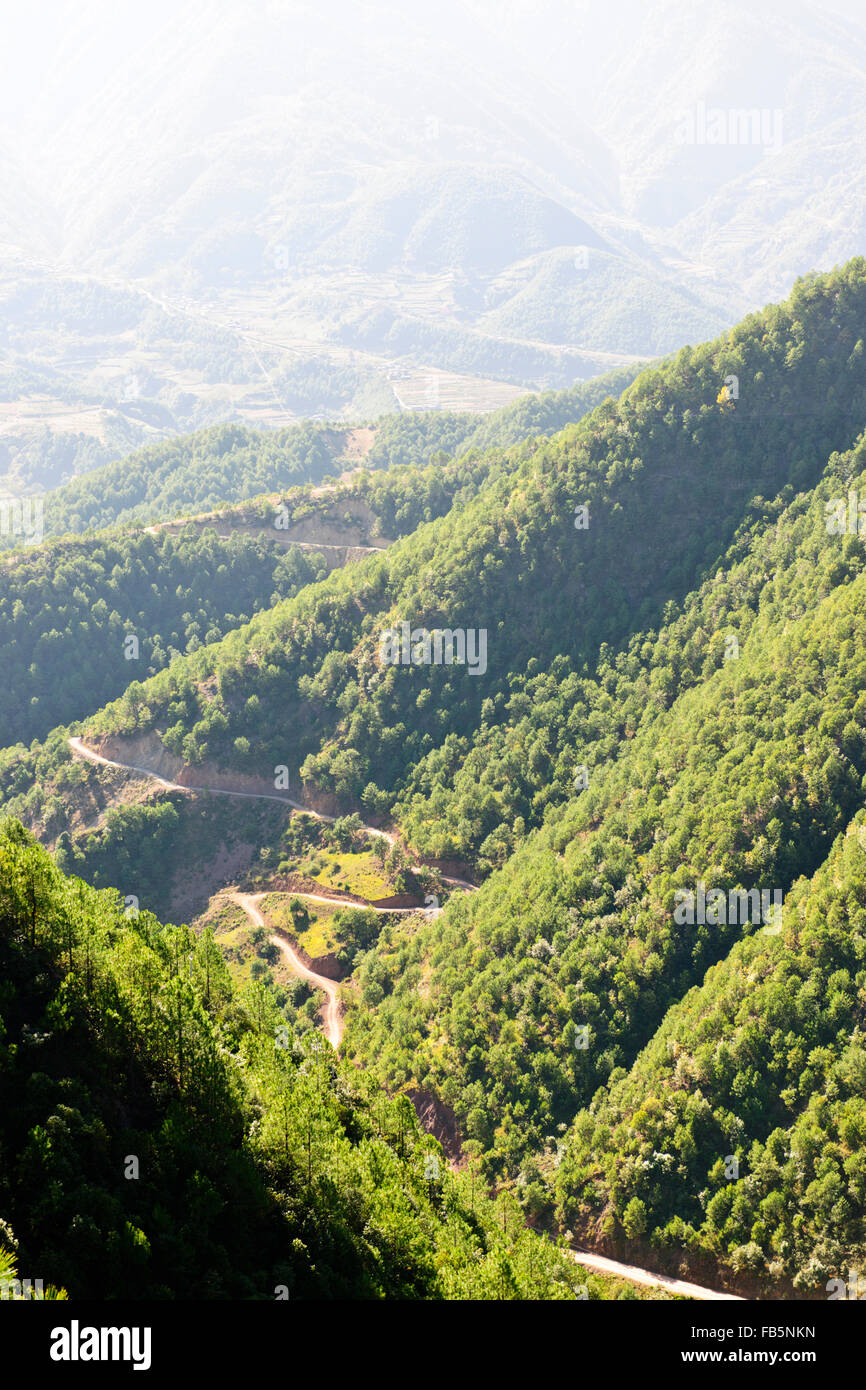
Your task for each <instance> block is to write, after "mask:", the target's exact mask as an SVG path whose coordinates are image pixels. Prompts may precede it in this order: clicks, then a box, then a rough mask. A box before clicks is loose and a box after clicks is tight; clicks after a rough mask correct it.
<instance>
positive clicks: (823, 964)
mask: <svg viewBox="0 0 866 1390" xmlns="http://www.w3.org/2000/svg"><path fill="white" fill-rule="evenodd" d="M864 930H866V818H864V815H863V813H862V812H860V813H858V815H857V816H856V817H855V819H854V820H853V821H852V822H851V824H850V825H849V826H848V827H847V829H846V831H845V832H844V833H842V834H840V835H839V837H838V839H837V840H836V842H835V844H834V846H833V849H832V851H831V853H830V855H829V856H828V858H827V860H826V862H825V863H824V864H822V866H821V868H820V869H819V870H818V871H817V872H816V874H815V875H814V877H812V878H811V879H807V878H800V879H798V880H797V882H796V883H795V884H794V885H793V887H792V888H791V891H790V893H789V895H788V898H787V901H786V903H785V910H784V914H783V917H782V920H781V931H780V932H779V933H778V934H776V933H769V934H768V933H765V932H759V933H758V934H757V935H755V936H752V937H750V938H749V939H748V940H746V941H743V942H739V943H737V944H736V945H735V946H734V948H733V949H732V951H731V953H730V955H729V956H727V957H726V959H725V960H724V961H722V962H720V963H719V964H718V965H716V966H714V967H713V968H712V969H711V970H710V971H708V973H707V975H706V978H705V979H704V981H703V983H702V984H701V985H699V986H696V987H695V988H694V989H692V990H690V991H689V992H688V993H687V994H686V995H685V996H684V998H683V999H682V1000H681V1001H680V1002H679V1003H677V1004H676V1005H674V1007H673V1008H672V1009H671V1010H670V1012H669V1013H668V1015H667V1017H666V1018H665V1020H664V1023H663V1024H662V1026H661V1028H659V1030H658V1032H657V1033H656V1034H655V1036H654V1038H653V1040H652V1042H651V1044H650V1045H649V1046H648V1047H647V1048H646V1049H645V1050H644V1051H643V1052H642V1053H641V1054H640V1056H639V1057H638V1058H637V1060H636V1062H635V1064H634V1066H633V1067H632V1069H631V1071H630V1072H629V1075H628V1076H627V1077H626V1076H621V1078H620V1079H619V1080H616V1081H614V1080H613V1079H612V1084H611V1086H610V1088H609V1089H608V1090H606V1091H601V1092H599V1094H598V1096H597V1097H596V1100H595V1101H594V1102H593V1104H592V1106H591V1107H590V1108H589V1109H588V1110H587V1111H584V1112H583V1113H582V1114H580V1115H579V1116H578V1117H577V1119H576V1121H575V1123H574V1126H573V1129H572V1130H571V1132H570V1133H569V1136H568V1139H567V1141H566V1146H565V1152H564V1154H563V1156H562V1161H561V1164H560V1166H559V1169H558V1172H557V1175H556V1187H557V1191H558V1193H559V1195H560V1199H561V1201H562V1213H561V1215H562V1219H563V1220H564V1221H566V1222H567V1223H568V1225H569V1226H577V1227H578V1229H579V1230H581V1231H582V1232H585V1233H589V1234H591V1237H592V1238H596V1239H597V1238H598V1237H599V1236H604V1235H609V1236H613V1237H616V1236H619V1237H620V1238H622V1237H623V1236H625V1237H626V1238H629V1237H630V1238H632V1239H643V1240H649V1241H652V1242H653V1244H656V1245H658V1246H659V1247H660V1248H661V1249H664V1247H666V1246H672V1247H674V1248H685V1249H686V1250H689V1251H693V1252H695V1254H697V1255H701V1254H704V1255H710V1256H715V1257H716V1258H718V1259H721V1260H722V1261H724V1262H725V1263H729V1264H730V1266H731V1267H732V1268H733V1269H734V1270H735V1271H737V1272H742V1271H745V1272H749V1273H764V1272H765V1273H769V1274H771V1275H773V1276H775V1277H777V1278H778V1277H785V1276H787V1277H788V1278H790V1279H791V1280H792V1281H793V1284H794V1286H795V1287H796V1288H798V1289H801V1290H809V1289H813V1288H814V1287H815V1286H816V1285H818V1286H823V1285H824V1284H825V1281H827V1280H828V1279H829V1278H830V1277H835V1276H838V1275H841V1276H842V1277H843V1278H844V1277H845V1272H846V1271H847V1270H848V1269H849V1268H855V1269H859V1268H862V1263H863V1259H864V1255H866V1238H864V1231H863V1215H862V1213H863V1206H864V1201H866V1186H864V1183H866V1159H864V1149H866V1049H864V1037H863V1023H864V1005H866V936H864ZM731 1159H735V1160H736V1167H734V1165H733V1164H732V1163H731Z"/></svg>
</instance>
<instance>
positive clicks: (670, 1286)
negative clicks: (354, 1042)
mask: <svg viewBox="0 0 866 1390" xmlns="http://www.w3.org/2000/svg"><path fill="white" fill-rule="evenodd" d="M69 746H70V748H71V749H72V751H73V752H74V753H77V754H78V755H79V756H80V757H82V758H86V759H87V760H88V761H89V762H92V763H98V764H100V765H101V766H103V767H115V768H118V769H119V770H120V771H122V772H137V773H139V774H140V775H141V776H143V777H150V778H151V779H152V780H153V781H155V782H157V783H159V785H160V786H161V787H165V788H166V790H167V791H177V792H185V793H187V794H190V793H192V792H210V793H212V794H214V795H216V796H236V797H242V798H246V799H252V800H264V801H281V802H283V804H284V805H289V806H291V807H292V808H293V809H294V810H297V811H305V812H306V813H307V815H310V816H312V817H313V818H314V819H315V820H320V821H325V822H328V823H329V824H333V822H334V820H335V819H336V817H334V816H326V815H323V814H322V813H320V812H318V811H311V810H310V808H309V807H307V806H304V805H303V804H302V803H301V802H299V801H293V800H292V798H291V797H289V796H276V795H273V794H271V793H269V792H238V791H231V790H229V788H227V787H185V786H182V785H181V784H180V783H179V782H169V781H167V780H166V778H164V777H161V776H160V775H159V773H158V772H154V770H153V769H152V768H149V767H137V766H136V765H135V764H134V763H118V762H114V761H112V759H110V758H105V757H103V756H102V754H101V753H96V752H94V750H93V749H92V748H88V747H87V745H86V744H85V743H83V742H82V740H81V739H80V738H70V739H69ZM362 828H363V829H364V830H366V831H367V833H368V834H370V835H381V836H382V837H383V839H385V840H387V841H388V843H389V844H392V845H393V844H395V843H396V838H395V836H393V835H391V834H389V832H388V831H387V830H379V829H377V828H375V827H374V826H371V825H365V826H363V827H362ZM442 877H443V880H444V882H445V883H449V884H451V885H452V886H453V887H457V888H463V889H464V890H465V891H467V892H470V893H477V891H478V888H477V886H476V885H475V884H474V883H469V881H468V880H467V879H462V878H454V877H448V876H446V875H445V874H443V875H442ZM224 896H225V897H227V898H229V899H230V900H231V901H233V902H235V903H237V905H238V906H239V907H240V908H242V909H243V911H244V912H245V913H246V914H247V916H248V917H249V918H250V920H251V921H252V922H253V923H254V924H255V925H256V926H257V927H263V928H264V929H265V931H268V930H269V929H268V924H267V922H266V921H265V919H264V917H263V916H262V914H261V912H260V911H259V909H258V907H257V903H259V902H261V900H262V898H265V897H267V894H266V893H226V894H225V895H224ZM295 896H296V897H299V898H306V899H307V900H308V901H310V902H318V903H332V904H334V905H335V906H338V907H347V906H350V907H351V906H353V904H351V903H347V902H346V900H345V899H344V898H329V897H326V896H324V895H319V894H317V893H296V894H295ZM354 905H355V906H362V905H364V904H362V903H361V901H360V900H359V901H358V903H356V904H354ZM373 910H374V911H376V912H397V913H401V912H402V913H407V912H422V913H426V914H427V915H428V916H430V915H432V914H433V913H435V912H437V911H441V909H432V910H431V909H429V908H423V907H416V908H400V907H377V908H374V909H373ZM269 940H270V941H271V942H272V943H273V945H275V946H276V947H277V948H278V949H279V950H280V951H282V953H283V955H284V956H285V958H286V960H287V962H288V965H289V968H290V969H291V970H292V971H293V973H294V974H296V975H298V976H299V977H300V978H301V979H303V980H307V981H309V983H310V984H311V985H313V986H314V987H315V988H316V989H319V990H321V991H322V992H323V994H324V995H325V996H326V1000H327V1003H326V1004H325V1008H324V1032H325V1036H326V1037H327V1039H328V1041H329V1043H330V1044H331V1046H332V1047H333V1049H334V1051H335V1052H336V1051H337V1050H338V1049H339V1046H340V1043H341V1042H342V1040H343V1019H342V1015H341V1013H340V1003H339V996H338V986H337V983H336V982H335V981H334V980H329V979H328V978H327V977H326V976H324V975H317V974H316V972H315V971H314V970H311V969H310V968H309V966H307V965H305V964H304V962H303V961H302V960H301V958H300V956H299V955H298V953H297V952H296V951H295V950H294V949H293V948H292V946H291V945H290V943H289V942H288V941H287V940H286V939H285V937H283V936H278V935H277V934H276V933H272V934H271V935H270V937H269ZM571 1254H572V1258H573V1259H574V1261H575V1263H576V1264H579V1265H583V1266H585V1267H586V1268H588V1269H597V1270H599V1271H600V1272H601V1273H603V1274H613V1275H617V1276H618V1277H619V1278H621V1279H628V1280H630V1281H631V1282H632V1283H633V1284H641V1285H644V1286H646V1287H649V1288H660V1289H667V1290H668V1292H669V1293H675V1294H681V1295H683V1296H684V1297H686V1298H697V1299H702V1300H705V1301H719V1302H721V1301H725V1302H727V1301H736V1302H743V1301H744V1300H743V1299H742V1298H740V1296H739V1294H733V1293H720V1292H719V1291H718V1290H716V1289H707V1288H704V1287H702V1286H701V1285H700V1284H692V1283H689V1282H688V1281H687V1280H683V1279H674V1278H672V1277H671V1276H670V1275H667V1274H654V1273H653V1272H652V1271H651V1270H648V1269H640V1268H638V1266H637V1265H627V1264H622V1263H620V1261H619V1260H611V1259H609V1258H608V1257H607V1256H606V1255H595V1254H592V1253H590V1252H587V1251H583V1250H576V1251H572V1252H571Z"/></svg>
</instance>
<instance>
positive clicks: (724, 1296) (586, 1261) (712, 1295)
mask: <svg viewBox="0 0 866 1390" xmlns="http://www.w3.org/2000/svg"><path fill="white" fill-rule="evenodd" d="M571 1257H572V1259H573V1260H574V1262H575V1264H579V1265H585V1266H586V1268H587V1269H597V1270H598V1271H599V1272H600V1273H601V1274H615V1275H617V1276H618V1277H619V1278H620V1279H628V1280H630V1281H631V1283H632V1284H643V1285H644V1286H645V1287H646V1288H657V1289H667V1291H668V1293H678V1294H682V1295H683V1297H685V1298H700V1299H702V1300H704V1301H705V1302H736V1303H744V1302H745V1301H746V1300H745V1299H743V1298H741V1297H740V1295H739V1294H737V1293H719V1292H718V1290H717V1289H705V1288H704V1287H703V1286H702V1285H701V1284H690V1283H689V1282H688V1280H686V1279H673V1278H672V1277H671V1275H669V1274H653V1273H651V1272H650V1270H648V1269H639V1268H638V1266H637V1265H624V1264H621V1263H620V1261H619V1260H610V1259H608V1257H607V1256H606V1255H594V1254H591V1253H589V1252H588V1251H586V1250H573V1251H572V1252H571Z"/></svg>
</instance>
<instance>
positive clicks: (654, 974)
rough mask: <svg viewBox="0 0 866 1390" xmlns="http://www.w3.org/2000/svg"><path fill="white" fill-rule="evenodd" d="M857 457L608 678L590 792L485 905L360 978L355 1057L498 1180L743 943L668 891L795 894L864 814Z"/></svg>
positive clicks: (863, 455)
mask: <svg viewBox="0 0 866 1390" xmlns="http://www.w3.org/2000/svg"><path fill="white" fill-rule="evenodd" d="M864 462H866V450H864V449H862V448H861V449H859V450H858V451H856V452H855V453H854V454H853V455H851V456H848V457H846V458H844V459H839V460H837V461H836V463H835V464H834V466H833V469H832V477H831V478H828V479H827V480H826V482H825V484H824V486H823V487H822V489H821V490H820V491H819V492H818V493H817V494H816V496H815V497H814V498H813V499H812V500H811V502H810V504H809V505H808V506H807V505H804V501H803V500H802V499H798V500H797V501H795V502H794V503H792V505H791V508H790V514H788V513H785V514H783V516H782V517H781V518H780V519H779V522H778V524H777V526H776V527H775V528H774V530H773V531H772V532H769V533H767V534H766V535H763V536H758V537H757V539H756V540H755V542H754V548H753V551H752V553H749V554H748V555H747V556H746V558H745V559H744V560H740V561H739V562H738V563H734V564H732V565H731V567H730V568H729V569H728V570H727V571H726V570H722V571H721V572H720V573H719V574H717V575H716V576H714V577H713V578H712V579H710V580H708V581H707V582H706V583H705V584H704V586H703V587H702V589H701V591H700V592H699V594H697V595H695V596H694V598H693V599H692V600H690V603H689V605H688V606H687V609H686V612H685V613H684V615H683V616H682V617H681V618H679V619H678V620H677V621H676V622H675V623H673V624H672V625H671V627H670V628H669V629H668V630H666V631H664V632H662V634H661V635H660V636H659V637H658V638H656V637H655V636H654V634H647V640H646V642H645V643H641V642H635V643H634V644H633V646H632V650H631V651H630V653H629V654H628V655H627V656H625V657H623V658H621V659H620V661H618V662H617V663H616V664H615V665H614V666H613V667H610V666H609V667H607V669H602V670H601V671H600V673H599V677H600V681H599V686H598V687H597V689H596V691H595V697H594V698H592V690H591V687H590V698H589V699H588V700H587V702H586V703H587V706H588V713H589V718H588V719H586V722H585V724H584V726H583V728H584V730H585V731H586V732H587V733H588V735H589V738H588V739H587V741H586V742H583V741H579V742H578V743H577V751H578V752H579V756H580V758H581V760H582V761H584V762H585V763H586V764H587V765H588V768H589V786H588V788H587V789H586V790H583V791H579V792H578V794H577V795H576V796H575V797H574V799H573V800H572V801H571V802H570V803H568V804H565V805H563V806H562V807H560V808H551V810H550V811H549V813H548V815H547V817H546V821H547V824H546V825H545V826H544V828H543V829H541V830H540V831H538V832H537V833H536V834H535V835H533V836H531V837H530V838H529V840H528V842H527V843H526V844H525V845H523V846H522V847H521V848H519V849H518V850H517V852H516V853H514V854H513V856H512V857H511V858H510V859H509V860H508V861H507V862H506V864H505V866H504V867H503V869H502V870H501V871H499V872H497V873H495V874H494V875H493V876H492V877H491V878H490V879H489V881H488V882H487V883H486V884H484V885H483V886H482V888H481V891H480V892H479V893H478V894H477V895H474V896H473V897H472V898H469V899H461V900H460V901H458V902H456V903H454V904H453V905H451V906H449V909H448V911H447V912H446V913H445V914H444V915H443V916H442V917H441V918H439V919H437V921H435V922H433V923H431V924H429V925H428V926H425V927H423V928H421V930H420V931H418V932H417V933H412V934H411V935H408V936H407V937H406V939H405V941H404V942H403V943H402V945H401V948H400V949H399V950H398V951H396V952H392V953H391V954H390V955H388V956H387V957H386V956H382V957H380V956H378V955H377V954H376V953H375V952H373V953H371V955H370V957H368V959H367V961H366V962H365V964H364V965H363V967H362V969H361V972H360V978H361V981H362V989H363V991H364V992H363V993H362V1005H363V1007H362V1009H361V1010H360V1012H359V1014H358V1017H357V1020H356V1021H355V1022H354V1023H353V1024H352V1025H351V1026H350V1028H349V1032H348V1041H349V1045H350V1046H351V1045H352V1044H353V1042H354V1043H355V1045H356V1047H357V1049H358V1053H359V1056H361V1057H363V1058H364V1060H365V1061H367V1062H369V1063H371V1064H372V1065H374V1066H379V1067H380V1068H381V1069H382V1072H383V1074H385V1075H390V1076H392V1077H394V1078H395V1079H400V1080H401V1081H402V1080H405V1081H407V1082H408V1081H410V1080H411V1081H412V1082H413V1084H414V1083H416V1082H417V1083H420V1084H423V1085H425V1086H428V1087H430V1088H431V1089H433V1090H436V1091H437V1092H438V1093H439V1094H441V1095H442V1096H443V1098H444V1099H445V1100H447V1101H448V1102H449V1103H450V1104H451V1105H453V1107H454V1109H455V1111H456V1113H457V1115H458V1119H459V1121H460V1123H461V1126H462V1128H463V1130H464V1132H465V1133H466V1134H468V1135H469V1136H470V1137H471V1138H473V1139H476V1140H478V1141H479V1142H480V1143H481V1144H482V1145H483V1146H484V1148H485V1150H486V1151H487V1152H488V1153H489V1154H490V1158H491V1163H492V1164H493V1165H494V1167H497V1168H504V1169H505V1170H511V1171H517V1170H518V1169H520V1168H521V1166H522V1165H523V1170H524V1176H527V1174H528V1173H531V1172H533V1171H534V1169H533V1161H532V1160H530V1162H529V1166H528V1168H527V1167H526V1166H525V1160H526V1159H527V1158H528V1155H529V1153H530V1152H531V1151H532V1150H537V1149H540V1148H542V1147H543V1145H544V1144H545V1142H549V1141H550V1139H551V1136H552V1135H553V1134H554V1133H555V1130H556V1126H557V1125H558V1124H562V1123H563V1122H568V1121H569V1120H570V1119H571V1118H572V1116H573V1115H574V1113H575V1111H576V1110H577V1109H579V1107H580V1105H581V1104H584V1103H586V1102H588V1101H589V1100H590V1098H591V1097H592V1095H593V1093H594V1092H595V1090H596V1088H597V1087H598V1086H599V1085H603V1084H605V1083H606V1082H607V1081H608V1079H609V1078H610V1076H611V1075H612V1074H613V1073H615V1072H616V1071H617V1069H618V1068H620V1067H622V1066H628V1065H629V1064H630V1063H631V1061H632V1060H633V1058H634V1056H635V1055H636V1053H637V1052H638V1051H639V1050H640V1048H641V1047H642V1046H643V1045H644V1044H645V1043H646V1042H647V1041H648V1039H649V1038H650V1037H651V1035H652V1033H653V1032H654V1030H655V1029H656V1027H657V1026H658V1024H659V1023H660V1021H661V1018H662V1017H663V1015H664V1012H665V1010H666V1009H667V1008H668V1007H669V1005H671V1004H672V1003H674V1002H675V1001H676V1000H677V999H679V998H680V997H681V996H682V995H683V994H684V993H685V992H686V991H687V990H688V989H689V988H690V987H691V986H693V985H694V984H696V983H697V982H698V981H699V980H700V979H701V978H702V975H703V973H704V971H705V970H706V968H707V967H708V966H709V965H711V964H712V963H713V962H715V961H717V960H719V959H720V958H721V957H723V956H724V955H725V954H726V952H727V951H728V950H729V949H730V947H731V946H732V945H733V944H734V943H735V942H736V941H737V940H739V939H740V938H741V937H742V936H743V934H744V931H746V932H748V930H749V927H748V925H745V926H744V922H743V921H730V920H728V921H721V922H719V923H718V924H713V923H712V922H711V921H710V920H708V921H707V922H706V923H703V924H702V923H700V922H699V921H698V922H694V923H693V924H692V925H690V926H688V925H687V926H682V925H679V924H678V923H677V921H676V918H675V916H674V910H675V907H676V904H677V901H678V900H677V897H676V894H677V890H688V889H692V890H696V888H697V885H698V884H699V883H702V882H703V883H705V884H706V885H707V886H708V887H712V888H715V889H718V890H721V891H722V892H724V893H726V894H727V893H729V892H730V891H731V890H735V889H753V888H758V889H759V890H766V891H768V892H770V893H771V894H772V893H775V892H777V891H778V892H780V893H783V894H784V893H787V892H788V890H789V889H790V886H791V884H792V882H793V881H794V880H795V879H796V878H798V877H799V876H801V875H802V874H811V873H813V872H814V871H815V870H816V868H817V867H818V866H819V865H820V863H821V861H822V859H823V858H824V856H825V855H826V853H827V851H828V849H829V847H830V844H831V843H832V840H833V838H834V837H835V836H836V835H837V834H838V833H839V832H840V831H841V830H842V829H843V828H844V827H845V825H846V824H847V823H848V821H849V820H850V818H851V817H852V816H853V815H854V814H855V812H856V811H857V810H858V809H859V807H860V806H861V805H862V801H863V788H864V777H866V732H864V731H866V701H864V696H863V689H864V684H866V666H864V659H863V656H862V653H863V650H864V639H866V601H864V598H866V573H864V548H863V542H862V540H861V539H860V538H859V537H847V536H840V535H832V534H828V533H827V531H826V526H825V518H826V511H825V508H826V502H827V500H828V499H829V498H830V497H837V496H839V495H840V491H841V488H842V487H843V486H844V484H845V482H846V481H847V480H852V479H853V482H854V484H855V485H856V484H857V483H858V482H859V480H860V479H861V478H862V476H863V471H864ZM842 495H843V496H844V495H845V494H844V493H842ZM729 635H733V636H735V637H736V638H737V648H733V647H732V645H729V643H728V637H729ZM726 648H728V650H729V651H730V652H731V659H729V660H725V649H726ZM734 650H736V651H737V655H736V656H733V651H734ZM617 668H618V669H617ZM620 683H621V684H620ZM587 684H588V685H590V683H587ZM678 686H679V688H680V690H681V693H677V687H678ZM618 687H619V688H618ZM620 689H621V690H622V694H623V698H622V699H621V700H620V699H617V696H618V695H619V694H620ZM564 694H565V698H566V705H567V704H568V694H569V691H568V688H567V687H566V689H565V692H564ZM570 713H571V715H572V717H574V716H575V713H576V711H575V709H574V708H572V710H571V711H570ZM618 721H622V722H620V723H618ZM593 725H594V726H595V727H593ZM575 726H576V728H580V725H579V723H578V721H577V719H575V725H574V726H573V727H575ZM476 773H477V769H476ZM747 922H750V923H752V924H753V925H754V924H755V923H754V913H753V912H750V913H749V914H748V918H747ZM421 979H423V980H424V982H425V983H424V989H423V990H422V989H421V988H419V981H420V980H421ZM368 990H369V994H367V991H368ZM581 1029H585V1030H587V1032H586V1035H585V1038H584V1039H583V1040H581V1038H580V1036H579V1033H580V1030H581Z"/></svg>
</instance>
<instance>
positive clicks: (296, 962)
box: [225, 893, 343, 1052]
mask: <svg viewBox="0 0 866 1390" xmlns="http://www.w3.org/2000/svg"><path fill="white" fill-rule="evenodd" d="M225 897H227V898H229V899H230V900H231V901H232V902H234V903H237V905H238V907H241V908H243V910H244V912H245V913H246V914H247V916H248V917H249V918H250V921H252V922H254V923H255V925H256V926H257V927H264V929H265V931H268V930H269V928H268V924H267V922H266V921H265V919H264V917H263V916H262V914H261V913H260V912H259V909H258V907H257V906H256V904H257V903H260V902H261V900H262V898H265V897H267V894H266V893H226V894H225ZM268 940H269V941H271V942H272V943H273V945H274V946H278V947H279V949H280V950H281V951H282V953H283V955H284V956H285V957H286V960H287V961H288V963H289V969H290V970H291V971H292V972H293V973H294V974H295V975H299V976H300V977H301V979H302V980H308V981H309V982H310V984H311V985H315V987H316V989H320V990H322V991H323V993H324V994H326V995H327V1000H328V1002H327V1004H326V1005H325V1010H324V1024H325V1028H324V1031H325V1037H326V1038H327V1039H328V1042H329V1043H330V1044H331V1046H332V1048H333V1049H334V1051H335V1052H336V1051H337V1050H338V1048H339V1046H340V1043H341V1042H342V1041H343V1018H342V1015H341V1013H340V1001H339V997H338V994H337V988H338V986H337V983H336V981H335V980H329V979H328V978H327V977H326V976H325V975H317V974H316V972H315V970H311V969H310V967H309V966H308V965H304V962H303V961H302V960H301V958H300V956H299V955H298V953H297V951H295V950H294V949H293V947H292V946H290V945H289V942H288V941H287V940H286V938H285V937H284V936H278V935H277V934H276V933H275V932H272V933H271V935H270V936H269V938H268Z"/></svg>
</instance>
